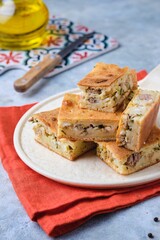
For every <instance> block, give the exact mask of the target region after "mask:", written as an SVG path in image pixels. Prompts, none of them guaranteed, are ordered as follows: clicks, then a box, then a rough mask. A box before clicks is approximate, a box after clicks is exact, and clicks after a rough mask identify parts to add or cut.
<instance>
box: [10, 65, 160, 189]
mask: <svg viewBox="0 0 160 240" xmlns="http://www.w3.org/2000/svg"><path fill="white" fill-rule="evenodd" d="M157 74H158V75H159V76H160V66H158V67H157V68H156V69H154V70H153V71H152V72H151V73H150V74H149V75H148V77H146V78H145V79H144V80H143V81H142V82H140V85H141V87H143V88H149V89H154V90H160V81H158V80H160V77H159V79H157ZM69 92H70V93H79V90H78V89H73V90H71V91H69ZM63 95H64V93H61V94H58V95H55V96H53V97H50V98H48V99H46V100H44V101H42V102H40V103H39V104H36V105H35V106H34V107H32V108H31V109H30V110H29V111H27V112H26V113H25V114H24V116H23V117H22V118H21V119H20V121H19V123H18V124H17V126H16V129H15V133H14V146H15V149H16V151H17V153H18V155H19V156H20V158H21V159H22V161H23V162H24V163H25V164H26V165H28V166H29V167H30V168H32V169H33V170H35V171H36V172H38V173H40V174H42V175H43V176H46V177H48V178H50V179H53V180H55V181H58V182H62V183H65V184H69V185H73V186H81V187H89V188H113V187H128V186H135V185H140V184H144V183H146V182H150V181H154V180H156V179H159V178H160V163H158V164H156V165H153V166H151V167H148V168H146V169H144V170H142V171H139V172H137V173H134V174H131V175H129V176H121V175H119V174H117V173H116V172H115V171H113V170H112V169H111V168H110V167H108V166H107V165H106V164H105V163H104V162H102V161H101V160H100V159H99V158H98V157H96V155H95V151H90V152H88V153H86V154H84V155H83V156H81V157H79V158H78V159H77V160H76V161H69V160H67V159H65V158H63V157H61V156H59V155H57V154H56V153H54V152H52V151H49V150H48V149H47V148H45V147H43V146H42V145H40V144H38V143H37V142H36V141H35V140H34V133H33V130H32V127H33V126H32V124H31V123H30V122H28V119H29V117H30V116H31V115H32V114H33V113H35V112H41V111H46V110H51V109H54V108H57V107H59V106H60V105H61V102H62V99H63ZM158 124H159V126H160V114H159V116H158Z"/></svg>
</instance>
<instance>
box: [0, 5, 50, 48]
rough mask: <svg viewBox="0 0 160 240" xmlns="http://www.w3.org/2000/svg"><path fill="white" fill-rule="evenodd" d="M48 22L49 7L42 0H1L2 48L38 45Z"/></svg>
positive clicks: (0, 42) (0, 25) (0, 31)
mask: <svg viewBox="0 0 160 240" xmlns="http://www.w3.org/2000/svg"><path fill="white" fill-rule="evenodd" d="M47 23H48V9H47V7H46V6H45V4H44V3H43V1H42V0H0V48H2V49H15V50H27V49H31V48H35V47H38V46H39V45H40V44H41V42H42V41H43V38H44V35H45V29H46V25H47Z"/></svg>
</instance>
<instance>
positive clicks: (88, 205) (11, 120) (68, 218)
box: [0, 104, 160, 236]
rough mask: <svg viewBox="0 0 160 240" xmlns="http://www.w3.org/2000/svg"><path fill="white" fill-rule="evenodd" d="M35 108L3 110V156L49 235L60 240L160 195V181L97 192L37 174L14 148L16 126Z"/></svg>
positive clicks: (25, 203)
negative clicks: (88, 223) (93, 221)
mask: <svg viewBox="0 0 160 240" xmlns="http://www.w3.org/2000/svg"><path fill="white" fill-rule="evenodd" d="M32 106H33V104H31V105H25V106H21V107H0V156H1V159H2V164H3V166H4V168H5V170H6V171H7V173H8V175H9V178H10V180H11V182H12V184H13V187H14V189H15V191H16V193H17V196H18V197H19V199H20V201H21V203H22V205H23V206H24V208H25V209H26V211H27V213H28V215H29V217H30V218H31V219H32V220H34V221H37V222H38V223H39V225H40V226H41V227H42V229H43V230H44V231H45V232H46V233H47V234H48V235H52V236H60V235H62V234H64V233H67V232H69V231H72V230H73V229H75V228H77V227H78V226H80V225H81V224H82V223H84V222H85V221H86V220H88V219H89V218H91V217H92V216H94V215H96V214H101V213H107V212H112V211H115V210H117V209H120V208H124V207H128V206H131V205H133V204H136V203H138V202H140V201H143V200H145V199H148V198H150V197H153V196H156V195H159V194H160V180H157V181H155V182H152V183H148V184H145V185H142V186H136V187H132V188H122V189H106V190H100V189H99V190H94V189H83V188H76V187H72V186H67V185H64V184H61V183H58V182H55V181H53V180H50V179H48V178H46V177H43V176H41V175H40V174H38V173H36V172H34V171H33V170H32V169H30V168H29V167H28V166H26V165H25V164H24V163H23V161H22V160H21V159H20V158H19V157H18V155H17V153H16V152H15V149H14V145H13V133H14V129H15V126H16V124H17V122H18V120H19V119H20V118H21V116H22V115H23V114H24V113H25V112H26V111H27V110H28V109H29V108H31V107H32ZM37 161H38V159H37Z"/></svg>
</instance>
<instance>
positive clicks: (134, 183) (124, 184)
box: [13, 88, 160, 189]
mask: <svg viewBox="0 0 160 240" xmlns="http://www.w3.org/2000/svg"><path fill="white" fill-rule="evenodd" d="M78 92H80V90H79V89H78V88H73V89H70V90H68V91H64V92H61V93H58V94H55V95H53V96H50V97H48V98H46V99H44V100H43V101H41V102H39V103H37V104H35V105H34V106H32V107H31V108H30V109H29V110H28V111H26V113H25V114H24V115H23V116H22V117H21V119H20V120H19V122H18V123H17V125H16V128H15V130H14V136H13V143H14V147H15V150H16V152H17V154H18V156H19V157H20V159H21V160H22V161H23V162H24V163H25V164H26V165H27V166H28V167H30V168H31V169H32V170H34V171H35V172H37V173H39V174H41V175H43V176H45V177H47V178H49V179H52V180H54V181H56V182H59V183H63V184H66V185H70V186H75V187H82V188H91V189H107V188H124V187H133V186H137V185H142V184H144V183H149V182H152V181H156V180H158V179H160V173H158V172H157V173H156V174H154V175H151V176H150V175H149V176H148V178H145V179H144V178H143V177H139V178H138V179H137V180H134V181H133V180H132V179H131V180H128V182H122V183H113V184H112V183H109V184H107V183H104V184H102V183H84V182H76V181H71V180H70V179H67V178H64V179H62V178H58V177H57V176H53V175H52V174H50V173H48V172H46V171H45V170H44V169H42V168H40V167H38V165H36V164H34V163H32V162H31V161H29V158H28V157H27V156H26V154H25V153H24V151H23V149H22V147H21V143H20V135H21V133H22V129H23V126H24V124H25V122H26V119H27V120H28V116H30V115H32V114H33V113H34V112H35V111H36V110H38V109H39V108H40V107H42V106H44V105H45V104H47V103H48V102H50V101H51V100H54V99H57V98H60V97H63V95H64V94H66V93H78ZM142 171H143V170H142ZM117 174H118V173H117ZM133 174H134V173H133Z"/></svg>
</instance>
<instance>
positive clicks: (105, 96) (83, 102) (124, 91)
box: [78, 63, 137, 112]
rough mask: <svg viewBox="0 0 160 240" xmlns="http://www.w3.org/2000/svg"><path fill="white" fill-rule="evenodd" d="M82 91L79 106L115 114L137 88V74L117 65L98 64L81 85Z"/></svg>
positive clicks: (79, 85)
mask: <svg viewBox="0 0 160 240" xmlns="http://www.w3.org/2000/svg"><path fill="white" fill-rule="evenodd" d="M78 87H79V88H80V89H81V90H82V95H81V99H80V102H79V106H80V107H81V108H88V109H93V110H98V111H102V112H115V111H117V109H118V108H119V107H120V105H121V104H122V103H123V101H124V100H125V99H126V98H127V96H128V95H129V94H130V92H131V90H132V89H136V88H137V75H136V72H135V71H134V70H132V69H129V68H128V67H124V68H120V67H119V66H117V65H115V64H105V63H97V64H96V65H95V67H94V68H93V70H92V71H91V72H90V73H89V74H87V75H86V76H85V77H84V78H83V79H82V80H81V81H80V82H79V83H78Z"/></svg>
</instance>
